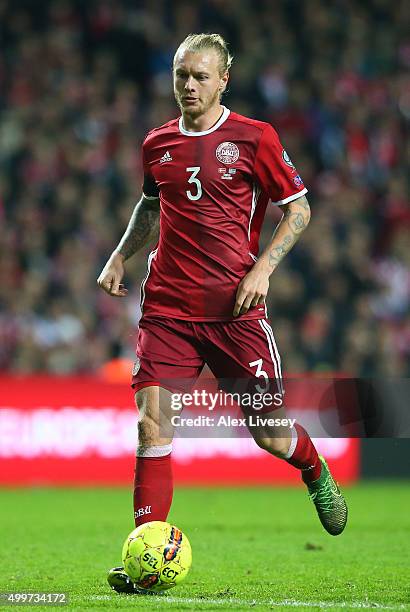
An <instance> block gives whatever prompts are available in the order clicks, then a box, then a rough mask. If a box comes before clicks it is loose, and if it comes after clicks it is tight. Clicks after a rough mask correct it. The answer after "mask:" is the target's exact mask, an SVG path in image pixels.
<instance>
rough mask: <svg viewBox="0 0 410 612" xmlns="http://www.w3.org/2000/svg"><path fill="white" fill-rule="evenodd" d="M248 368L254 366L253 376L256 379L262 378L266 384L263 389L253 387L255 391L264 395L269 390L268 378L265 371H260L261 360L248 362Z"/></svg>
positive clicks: (257, 386) (258, 386) (256, 386)
mask: <svg viewBox="0 0 410 612" xmlns="http://www.w3.org/2000/svg"><path fill="white" fill-rule="evenodd" d="M249 366H250V367H251V368H254V367H255V366H256V372H255V376H257V377H258V378H264V379H265V381H266V384H265V386H264V387H261V386H260V385H255V389H256V390H257V391H259V393H265V391H267V390H268V389H269V376H268V375H267V373H266V372H265V370H262V366H263V360H262V358H261V359H257V360H256V361H250V362H249Z"/></svg>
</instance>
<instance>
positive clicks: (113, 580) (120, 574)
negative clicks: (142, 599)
mask: <svg viewBox="0 0 410 612" xmlns="http://www.w3.org/2000/svg"><path fill="white" fill-rule="evenodd" d="M107 582H108V584H109V585H110V587H111V588H112V589H113V591H116V592H117V593H127V594H128V595H136V594H141V591H140V590H139V589H138V588H137V587H136V586H135V585H134V583H133V582H132V580H131V578H130V577H129V576H128V575H127V574H126V573H125V571H124V568H123V567H113V568H112V569H110V571H109V572H108V576H107Z"/></svg>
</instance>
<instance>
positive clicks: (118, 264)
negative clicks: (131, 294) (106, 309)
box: [97, 251, 128, 297]
mask: <svg viewBox="0 0 410 612" xmlns="http://www.w3.org/2000/svg"><path fill="white" fill-rule="evenodd" d="M123 261H124V260H123V256H122V255H121V254H120V253H118V252H117V251H114V253H113V254H112V255H111V257H110V258H109V260H108V261H107V263H106V264H105V266H104V268H103V270H102V272H101V274H100V276H99V277H98V279H97V283H98V285H99V286H100V287H101V289H104V291H105V292H106V293H108V295H114V296H115V297H125V296H126V295H127V294H128V289H126V288H125V287H124V285H123V284H122V283H121V280H122V277H123V276H124V271H125V270H124V263H123Z"/></svg>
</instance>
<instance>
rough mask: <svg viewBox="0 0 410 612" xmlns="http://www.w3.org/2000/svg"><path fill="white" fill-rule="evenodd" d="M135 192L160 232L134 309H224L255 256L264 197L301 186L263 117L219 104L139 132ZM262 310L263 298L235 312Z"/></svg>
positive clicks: (178, 314)
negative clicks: (193, 122)
mask: <svg viewBox="0 0 410 612" xmlns="http://www.w3.org/2000/svg"><path fill="white" fill-rule="evenodd" d="M142 152H143V164H144V194H145V196H148V197H158V196H159V198H160V233H159V241H158V244H157V246H156V248H155V249H154V250H153V251H152V252H151V253H150V255H149V258H148V273H147V276H146V278H145V279H144V281H143V283H142V285H141V307H142V310H143V314H144V316H153V315H155V316H166V317H173V318H175V319H189V320H192V321H224V320H225V321H226V320H230V319H233V318H234V317H233V314H232V313H233V309H234V304H235V299H236V292H237V289H238V285H239V283H240V281H241V280H242V279H243V277H244V276H245V275H246V273H247V272H249V270H250V269H251V268H252V266H253V264H254V263H255V261H256V258H257V255H258V250H259V234H260V230H261V226H262V222H263V218H264V216H265V211H266V206H267V204H268V202H269V200H271V201H272V203H273V204H277V205H281V204H286V203H287V202H291V201H292V200H295V199H297V198H299V197H301V196H302V195H303V194H305V193H306V191H307V190H306V188H305V187H304V185H303V182H302V179H301V178H300V176H299V175H298V173H297V171H296V169H295V167H294V166H293V164H292V162H291V160H290V159H289V156H288V155H287V153H286V151H285V150H284V149H283V147H282V145H281V143H280V141H279V138H278V135H277V133H276V132H275V130H274V129H273V127H272V126H271V125H270V124H268V123H264V122H262V121H255V120H253V119H248V118H247V117H243V116H242V115H238V114H237V113H233V112H231V111H229V109H227V108H225V107H223V113H222V115H221V117H220V119H219V120H218V121H217V123H216V124H215V125H214V126H213V127H211V128H210V129H209V130H206V131H204V132H188V131H186V130H185V129H184V126H183V121H182V117H180V118H179V119H174V120H173V121H170V122H168V123H166V124H165V125H163V126H161V127H159V128H156V129H154V130H152V131H151V132H149V133H148V135H147V137H146V139H145V141H144V143H143V147H142ZM265 316H266V312H265V308H264V306H261V305H260V304H259V305H258V306H255V307H254V308H251V309H250V310H249V311H248V312H247V313H246V314H244V315H241V316H240V317H237V318H236V319H254V318H263V317H265Z"/></svg>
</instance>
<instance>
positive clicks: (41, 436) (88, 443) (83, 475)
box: [0, 376, 359, 486]
mask: <svg viewBox="0 0 410 612" xmlns="http://www.w3.org/2000/svg"><path fill="white" fill-rule="evenodd" d="M301 409H303V406H301ZM136 424H137V412H136V409H135V408H134V400H133V393H132V390H131V389H130V387H128V386H127V384H123V383H109V382H106V381H104V380H100V379H98V378H96V377H47V376H37V377H21V378H18V377H0V485H8V486H16V485H18V486H27V485H30V486H32V485H84V486H91V485H124V484H126V485H127V484H128V485H129V484H130V482H131V481H132V478H133V469H134V456H135V447H136V441H137V433H136V431H137V427H136ZM315 444H316V446H317V447H318V450H319V452H321V453H322V454H323V455H324V456H325V457H326V458H327V460H328V463H329V466H330V468H331V470H332V472H333V473H334V475H335V477H336V478H337V480H339V482H341V483H346V482H351V481H353V480H355V479H356V478H357V476H358V469H359V441H358V440H355V439H350V438H338V439H331V438H320V439H317V440H315ZM173 464H174V475H175V481H176V483H177V484H186V485H188V484H189V485H230V484H233V485H257V484H297V483H299V482H300V476H299V473H298V472H297V470H295V469H294V468H292V467H290V466H289V465H288V464H287V463H286V462H284V461H281V460H279V459H275V458H273V457H271V456H270V455H269V454H268V453H266V452H265V451H263V450H261V449H260V448H259V447H258V446H256V444H255V442H254V441H253V440H252V439H250V438H237V437H232V438H206V439H204V438H176V439H175V441H174V449H173Z"/></svg>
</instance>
